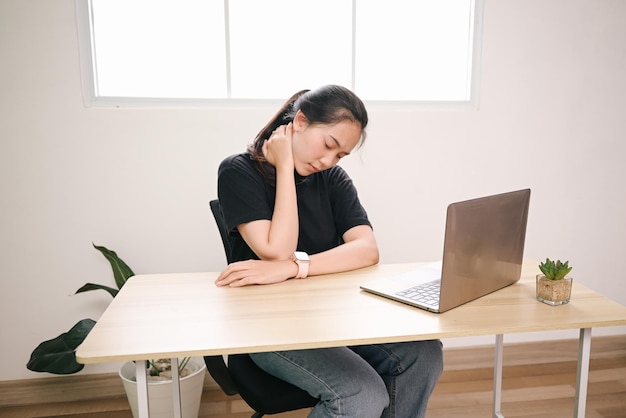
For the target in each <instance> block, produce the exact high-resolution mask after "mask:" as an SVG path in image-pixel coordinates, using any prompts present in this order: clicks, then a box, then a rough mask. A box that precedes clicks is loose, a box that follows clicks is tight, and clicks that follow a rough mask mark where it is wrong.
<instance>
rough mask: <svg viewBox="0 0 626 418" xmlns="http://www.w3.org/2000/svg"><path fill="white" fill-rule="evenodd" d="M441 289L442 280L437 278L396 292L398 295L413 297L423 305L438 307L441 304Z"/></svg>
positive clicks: (412, 298)
mask: <svg viewBox="0 0 626 418" xmlns="http://www.w3.org/2000/svg"><path fill="white" fill-rule="evenodd" d="M440 289H441V280H439V279H437V280H433V281H431V282H427V283H423V284H420V285H417V286H413V287H410V288H408V289H405V290H402V291H400V292H398V293H396V295H398V296H402V297H404V298H407V299H411V300H413V301H415V302H418V303H421V304H423V305H428V306H432V307H437V306H439V290H440Z"/></svg>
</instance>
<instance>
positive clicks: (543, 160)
mask: <svg viewBox="0 0 626 418" xmlns="http://www.w3.org/2000/svg"><path fill="white" fill-rule="evenodd" d="M624 20H626V2H624V1H620V0H593V1H592V0H586V1H583V0H551V1H538V0H534V1H529V0H498V1H494V0H487V1H486V7H485V28H484V46H483V59H482V90H481V100H480V109H479V110H473V111H465V110H463V111H462V110H444V111H434V110H431V111H427V110H415V109H414V110H410V109H403V110H402V109H400V110H398V109H396V110H391V109H384V108H376V107H370V117H371V126H370V128H369V138H368V143H367V144H366V146H365V149H364V150H363V151H362V152H361V153H360V155H358V156H356V157H350V159H348V161H346V163H345V164H344V166H345V167H346V168H347V169H348V171H349V172H350V173H351V175H352V176H353V178H354V180H355V182H356V184H357V186H358V187H359V190H360V193H361V197H362V200H363V203H364V204H365V205H366V207H367V209H368V211H369V214H370V217H371V220H372V222H373V223H374V226H375V230H376V233H377V237H378V240H379V244H380V247H381V252H382V261H383V262H410V261H419V260H436V259H439V258H440V253H441V247H442V236H443V227H444V225H443V223H444V211H445V206H446V205H447V204H448V203H449V202H451V201H454V200H460V199H465V198H471V197H475V196H480V195H485V194H490V193H496V192H503V191H508V190H512V189H517V188H523V187H531V188H532V190H533V195H532V199H531V212H530V219H529V227H528V237H527V247H526V254H527V256H529V257H533V258H535V259H543V258H545V257H546V256H547V257H551V258H562V259H569V260H570V262H571V263H572V264H573V266H574V270H573V276H574V277H575V280H579V281H581V282H583V283H584V284H585V285H587V286H589V287H591V288H593V289H595V290H596V291H599V292H601V293H603V294H605V295H608V296H609V297H611V298H613V299H615V300H616V301H618V302H620V303H622V304H626V290H625V288H624V286H623V285H622V282H623V278H624V272H623V271H620V270H619V269H618V268H617V266H618V265H619V263H618V262H617V260H619V261H621V260H622V258H623V257H622V254H623V252H624V249H625V248H626V220H625V216H624V214H625V213H626V199H625V190H626V168H625V164H624V162H623V160H624V157H625V156H626V145H625V142H626V141H625V140H626V129H625V128H626V100H625V98H626V77H624V74H626V42H625V40H626V26H625V25H624V24H623V22H624ZM0 53H1V55H0V56H1V60H2V64H1V65H0V86H1V90H0V179H1V183H0V196H1V199H2V200H1V202H2V203H1V211H2V212H1V217H0V223H1V231H2V232H1V235H0V254H1V256H0V257H1V262H0V274H1V277H2V282H1V283H2V291H1V292H0V309H1V314H0V327H1V328H0V329H1V333H2V335H1V337H0V357H2V358H3V359H4V364H5V366H4V367H3V368H2V369H1V371H0V380H10V379H21V378H32V377H40V376H42V375H40V374H36V373H32V372H30V371H28V370H27V369H26V367H25V365H26V362H27V361H28V358H29V355H30V353H31V351H32V350H33V348H34V347H35V346H36V345H37V344H38V343H39V342H41V341H43V340H45V339H48V338H52V337H55V336H56V335H58V334H60V333H61V332H64V331H67V330H68V329H69V328H70V326H71V325H73V324H74V323H75V322H76V321H78V320H79V319H82V318H85V317H91V318H94V319H97V318H98V317H99V315H100V314H101V313H102V311H103V310H104V309H105V307H106V306H107V305H108V303H109V301H110V298H109V297H108V296H107V295H106V294H105V293H104V292H101V294H99V293H98V292H92V294H84V295H77V296H71V295H72V293H73V292H74V291H75V290H76V289H77V288H78V287H80V286H81V285H82V284H83V283H85V282H87V281H93V282H96V283H103V284H111V285H112V284H113V281H112V277H111V275H110V269H109V266H108V264H107V263H106V261H105V260H104V259H103V258H102V257H101V256H100V255H99V254H98V253H97V252H96V251H95V250H94V249H93V248H91V243H92V242H95V243H97V244H100V245H106V246H108V247H109V248H111V249H114V250H116V251H117V252H118V253H119V254H120V255H121V256H122V257H123V258H124V259H125V260H126V261H127V262H128V263H129V264H130V265H131V267H133V268H134V269H135V272H137V273H149V272H150V273H151V272H190V271H206V270H219V269H221V268H222V267H224V265H225V261H224V256H223V253H222V247H221V243H220V241H219V237H218V233H217V229H216V228H215V226H214V224H213V220H212V218H211V216H210V214H209V211H208V201H209V199H211V198H212V197H214V196H215V195H216V168H217V165H218V163H219V161H220V160H221V159H222V158H223V157H225V156H226V155H228V154H231V153H235V152H239V151H242V150H244V148H245V146H246V144H247V143H248V142H249V141H250V140H251V138H252V137H253V135H254V134H255V133H256V131H257V130H258V129H259V128H260V127H261V126H262V125H263V124H264V123H265V121H266V120H267V119H268V118H269V117H270V116H271V114H272V113H273V112H274V110H275V109H274V108H254V107H251V108H238V109H234V108H228V109H209V108H204V109H97V108H85V107H84V106H83V101H82V95H81V81H80V70H79V68H80V66H79V57H78V44H77V37H76V25H75V10H74V1H73V0H47V1H37V0H2V1H0ZM300 59H303V58H302V57H301V55H299V54H298V55H294V60H300ZM381 82H384V80H381ZM303 87H305V86H303ZM277 291H279V289H277ZM574 303H575V301H574ZM556 309H558V308H556ZM503 320H505V319H503ZM602 333H604V334H611V333H620V334H621V333H626V330H624V328H617V327H615V328H605V329H599V330H597V331H595V330H594V335H600V334H602ZM563 335H565V336H571V337H575V336H576V333H575V332H567V333H564V334H554V335H533V334H529V335H521V336H512V337H509V336H507V337H506V340H507V341H511V340H515V339H516V338H517V339H521V340H528V339H533V338H547V337H554V336H559V337H560V336H563ZM485 341H487V342H490V341H491V339H487V340H485V339H474V340H468V341H460V342H459V341H450V342H448V341H447V342H446V343H447V344H450V345H454V344H474V343H483V342H485ZM116 367H117V365H103V366H87V367H86V369H85V372H87V373H95V372H101V371H114V370H116Z"/></svg>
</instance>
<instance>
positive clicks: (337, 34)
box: [229, 0, 352, 99]
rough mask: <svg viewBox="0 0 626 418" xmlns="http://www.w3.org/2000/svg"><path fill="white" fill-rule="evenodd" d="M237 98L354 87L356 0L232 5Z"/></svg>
mask: <svg viewBox="0 0 626 418" xmlns="http://www.w3.org/2000/svg"><path fill="white" fill-rule="evenodd" d="M229 13H230V37H231V38H230V42H231V74H232V97H233V98H264V99H267V98H270V99H276V98H279V99H284V98H287V97H289V96H291V95H292V94H293V93H295V92H296V91H298V90H301V89H303V88H314V87H316V86H319V85H323V84H342V85H345V86H350V85H351V77H352V74H351V72H352V52H351V51H352V1H351V0H316V1H306V2H305V1H293V0H264V1H258V0H230V10H229Z"/></svg>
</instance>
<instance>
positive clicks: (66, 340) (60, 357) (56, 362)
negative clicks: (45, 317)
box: [26, 319, 96, 374]
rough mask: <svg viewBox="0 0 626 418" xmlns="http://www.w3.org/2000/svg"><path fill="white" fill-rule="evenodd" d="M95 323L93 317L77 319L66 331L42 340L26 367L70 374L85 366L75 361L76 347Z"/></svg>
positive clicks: (35, 370) (33, 369)
mask: <svg viewBox="0 0 626 418" xmlns="http://www.w3.org/2000/svg"><path fill="white" fill-rule="evenodd" d="M94 325H96V321H94V320H93V319H83V320H81V321H78V322H77V323H76V325H74V326H73V327H72V329H70V330H69V331H68V332H64V333H63V334H61V335H59V336H58V337H56V338H53V339H51V340H48V341H44V342H42V343H41V344H39V345H38V346H37V348H35V350H33V352H32V354H31V355H30V360H29V361H28V364H27V365H26V367H27V368H28V369H29V370H32V371H34V372H47V373H53V374H72V373H76V372H78V371H80V370H82V369H83V367H85V365H84V364H80V363H78V362H77V361H76V353H75V351H76V348H77V347H78V346H79V345H80V344H81V343H82V342H83V341H84V340H85V338H86V337H87V334H89V332H90V331H91V329H92V328H93V327H94Z"/></svg>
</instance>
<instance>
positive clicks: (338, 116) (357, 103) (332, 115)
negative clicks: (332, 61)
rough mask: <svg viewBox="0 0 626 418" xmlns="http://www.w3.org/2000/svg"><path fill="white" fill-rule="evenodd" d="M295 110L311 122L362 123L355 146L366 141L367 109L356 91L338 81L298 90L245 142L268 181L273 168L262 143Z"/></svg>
mask: <svg viewBox="0 0 626 418" xmlns="http://www.w3.org/2000/svg"><path fill="white" fill-rule="evenodd" d="M298 110H301V111H302V113H303V114H304V116H305V117H306V118H307V121H308V122H309V123H310V124H312V125H314V124H324V125H333V124H336V123H339V122H343V121H351V122H355V123H358V124H359V125H361V131H362V133H361V140H360V141H359V145H358V146H359V147H360V146H361V145H362V144H363V142H364V141H365V136H366V135H365V127H366V126H367V122H368V118H367V110H366V109H365V105H364V104H363V102H362V101H361V99H359V98H358V97H357V95H356V94H354V93H353V92H352V91H350V90H348V89H347V88H345V87H342V86H337V85H328V86H323V87H320V88H317V89H315V90H301V91H299V92H297V93H296V94H294V95H293V96H291V97H290V98H289V99H288V100H287V101H286V102H285V103H284V104H283V106H282V107H281V108H280V110H279V111H278V112H277V113H276V114H275V115H274V117H272V119H271V120H270V121H269V122H268V123H267V125H265V126H264V127H263V129H261V131H260V132H259V133H258V134H257V136H256V138H255V139H254V142H253V143H252V144H250V145H249V146H248V152H249V153H250V154H251V155H252V158H253V159H254V160H256V161H257V162H258V168H259V170H260V171H261V173H262V174H263V176H264V177H265V178H266V179H267V180H268V181H271V182H273V180H274V179H275V174H276V172H275V170H274V167H273V166H272V165H271V164H270V163H268V162H267V160H266V159H265V156H264V155H263V143H265V141H266V140H267V139H268V138H269V137H270V136H271V135H272V132H274V130H275V129H276V128H278V127H279V126H281V125H286V124H288V123H289V122H292V121H293V119H294V118H295V116H296V113H297V112H298Z"/></svg>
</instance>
